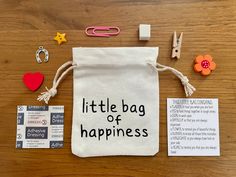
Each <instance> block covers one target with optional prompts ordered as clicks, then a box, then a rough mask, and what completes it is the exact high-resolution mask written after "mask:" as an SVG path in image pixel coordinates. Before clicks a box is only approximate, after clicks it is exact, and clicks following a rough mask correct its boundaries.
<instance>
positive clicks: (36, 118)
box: [16, 105, 64, 148]
mask: <svg viewBox="0 0 236 177" xmlns="http://www.w3.org/2000/svg"><path fill="white" fill-rule="evenodd" d="M63 134H64V106H23V105H22V106H17V133H16V148H62V147H63Z"/></svg>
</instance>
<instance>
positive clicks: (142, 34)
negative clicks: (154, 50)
mask: <svg viewBox="0 0 236 177" xmlns="http://www.w3.org/2000/svg"><path fill="white" fill-rule="evenodd" d="M150 37H151V25H148V24H140V25H139V40H141V41H148V40H149V39H150Z"/></svg>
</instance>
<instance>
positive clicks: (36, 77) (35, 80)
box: [23, 72, 44, 91]
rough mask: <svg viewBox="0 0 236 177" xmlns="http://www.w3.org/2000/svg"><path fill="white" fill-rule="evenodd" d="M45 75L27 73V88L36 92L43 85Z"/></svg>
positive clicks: (25, 78)
mask: <svg viewBox="0 0 236 177" xmlns="http://www.w3.org/2000/svg"><path fill="white" fill-rule="evenodd" d="M43 80H44V75H43V74H41V73H40V72H36V73H25V74H24V76H23V82H24V84H25V86H26V87H27V88H28V89H30V90H31V91H36V90H38V88H39V87H40V86H41V85H42V83H43Z"/></svg>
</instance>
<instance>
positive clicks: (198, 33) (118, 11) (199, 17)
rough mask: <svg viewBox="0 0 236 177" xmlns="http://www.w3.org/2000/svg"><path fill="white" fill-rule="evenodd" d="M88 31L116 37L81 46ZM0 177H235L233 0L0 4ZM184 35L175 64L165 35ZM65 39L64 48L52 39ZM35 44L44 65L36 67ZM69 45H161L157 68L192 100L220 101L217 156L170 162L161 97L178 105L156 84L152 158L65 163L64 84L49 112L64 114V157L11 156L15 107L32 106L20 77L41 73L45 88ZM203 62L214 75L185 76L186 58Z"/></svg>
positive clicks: (67, 91) (171, 87) (164, 84)
mask: <svg viewBox="0 0 236 177" xmlns="http://www.w3.org/2000/svg"><path fill="white" fill-rule="evenodd" d="M140 23H149V24H151V25H152V37H151V40H150V41H149V42H140V41H138V36H137V35H138V31H137V30H138V25H139V24H140ZM91 25H114V26H119V27H120V28H121V34H120V35H119V36H117V37H112V38H89V37H86V36H85V35H84V29H85V27H87V26H91ZM0 26H1V28H0V51H1V55H0V79H1V84H0V110H1V118H0V176H1V177H25V176H36V177H75V176H98V177H99V176H101V177H111V176H112V177H113V176H114V177H120V176H125V177H133V176H140V177H141V176H142V177H143V176H148V177H151V176H160V177H200V176H201V177H223V176H224V177H233V176H236V168H235V167H236V128H235V124H236V118H235V115H236V106H235V105H236V92H235V87H236V82H235V81H236V72H235V68H236V48H235V46H236V1H235V0H165V1H164V0H137V1H135V0H133V1H132V0H119V1H118V0H117V1H115V0H93V1H88V0H70V1H67V0H57V1H55V0H41V1H37V0H31V1H29V0H0ZM174 30H176V31H177V32H184V38H183V46H182V53H181V59H180V60H178V61H175V60H171V59H170V55H171V42H172V33H173V31H174ZM57 31H59V32H65V33H66V34H67V39H68V42H67V43H65V44H63V45H61V46H58V45H57V44H56V42H55V41H53V37H54V35H55V34H56V32H57ZM39 45H43V46H44V47H45V48H46V49H48V50H49V52H50V61H49V63H47V64H41V65H39V64H37V63H36V62H35V59H34V58H35V56H34V54H35V51H36V49H37V48H38V46H39ZM75 46H90V47H91V46H93V47H95V46H96V47H101V46H159V47H160V55H159V59H158V60H159V61H160V62H161V63H163V64H167V65H170V66H173V67H175V68H177V69H179V70H181V71H182V72H183V73H184V74H186V75H187V76H189V78H190V80H191V83H192V84H193V85H194V86H195V87H196V88H197V92H196V93H195V94H194V95H193V97H194V98H195V97H199V98H205V97H207V98H219V112H220V140H221V141H220V142H221V156H220V157H168V156H167V136H166V135H167V133H166V98H167V97H184V93H183V90H182V87H181V84H180V82H179V81H178V79H177V78H175V77H174V76H172V75H171V74H170V73H168V72H167V73H162V74H161V75H160V152H159V153H158V154H157V155H156V156H154V157H99V158H85V159H83V158H78V157H76V156H74V155H72V153H71V150H70V143H71V140H70V138H71V116H72V99H73V98H72V75H70V76H68V77H67V79H66V80H65V81H64V82H63V83H62V84H61V86H60V88H59V94H58V95H57V96H56V98H55V99H53V100H52V101H51V105H65V147H64V148H63V149H57V150H56V149H46V150H45V149H22V150H18V149H15V139H16V135H15V134H16V106H17V105H40V104H42V103H38V102H37V101H36V97H37V95H38V94H39V93H40V92H41V91H42V90H44V87H41V88H40V89H39V90H38V91H37V92H35V93H31V92H29V91H28V90H27V89H26V88H25V86H24V85H23V84H22V82H21V78H22V75H23V74H24V73H25V72H28V71H40V72H42V73H44V74H45V76H46V80H45V82H44V86H50V85H51V82H52V79H53V77H54V73H55V71H56V69H57V68H58V66H60V65H61V64H62V63H64V62H65V61H67V60H69V59H71V54H72V53H71V50H72V47H75ZM198 54H211V55H212V56H213V57H214V61H215V62H216V63H217V69H216V71H215V72H214V73H213V74H212V75H210V76H209V77H207V78H205V77H202V76H200V75H199V74H196V73H194V72H193V69H192V65H193V59H194V58H195V56H196V55H198Z"/></svg>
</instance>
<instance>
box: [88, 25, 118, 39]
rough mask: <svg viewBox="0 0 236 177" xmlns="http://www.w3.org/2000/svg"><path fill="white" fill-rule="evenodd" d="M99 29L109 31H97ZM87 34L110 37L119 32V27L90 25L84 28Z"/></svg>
mask: <svg viewBox="0 0 236 177" xmlns="http://www.w3.org/2000/svg"><path fill="white" fill-rule="evenodd" d="M99 31H110V32H99ZM85 33H86V35H87V36H94V37H110V36H116V35H118V34H119V33H120V28H119V27H116V26H90V27H87V28H86V29H85Z"/></svg>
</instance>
